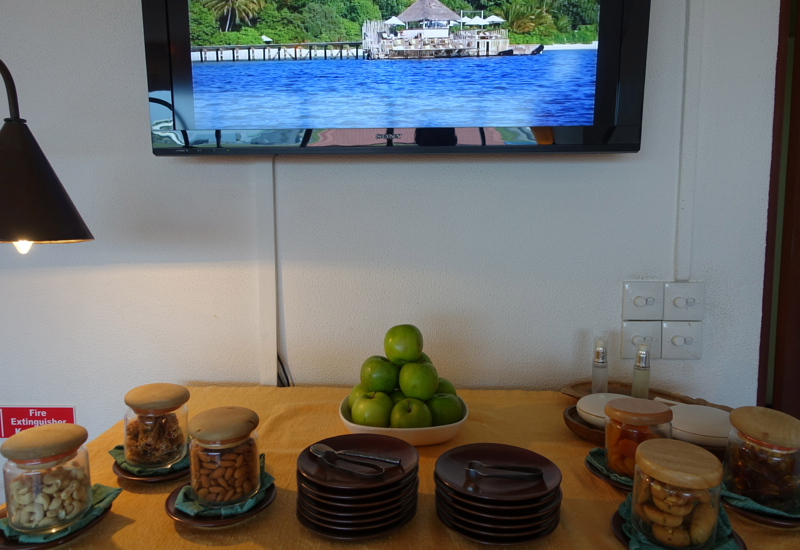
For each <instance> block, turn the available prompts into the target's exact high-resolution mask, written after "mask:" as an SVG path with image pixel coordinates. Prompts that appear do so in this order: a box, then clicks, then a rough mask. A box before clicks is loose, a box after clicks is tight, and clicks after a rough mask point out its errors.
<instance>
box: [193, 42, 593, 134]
mask: <svg viewBox="0 0 800 550" xmlns="http://www.w3.org/2000/svg"><path fill="white" fill-rule="evenodd" d="M596 72H597V50H594V49H591V50H590V49H586V50H552V51H547V50H545V52H544V53H543V54H541V55H536V56H533V55H520V56H508V57H462V58H444V59H418V60H410V59H409V60H405V59H402V60H400V59H398V60H380V61H378V60H361V59H359V60H354V59H349V60H347V59H343V60H339V59H337V60H330V59H329V60H321V59H315V60H310V61H309V60H307V61H222V62H204V63H198V62H196V63H193V64H192V75H193V82H194V102H195V127H196V128H203V129H225V128H229V129H269V128H424V127H474V126H484V127H507V126H589V125H591V124H592V122H593V118H594V94H595V77H596Z"/></svg>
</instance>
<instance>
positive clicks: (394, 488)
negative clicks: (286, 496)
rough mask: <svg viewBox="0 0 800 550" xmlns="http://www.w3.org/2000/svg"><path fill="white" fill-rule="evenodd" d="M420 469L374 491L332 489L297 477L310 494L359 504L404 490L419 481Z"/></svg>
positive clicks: (299, 476)
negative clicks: (359, 502)
mask: <svg viewBox="0 0 800 550" xmlns="http://www.w3.org/2000/svg"><path fill="white" fill-rule="evenodd" d="M418 470H419V469H418V468H414V470H412V471H411V472H409V474H408V475H407V476H406V477H405V478H403V479H401V480H400V481H398V482H396V483H393V484H391V485H384V486H383V487H376V488H373V489H330V488H328V487H325V486H323V485H319V484H317V483H314V482H313V481H311V480H309V479H306V478H305V477H303V476H301V475H300V474H298V475H297V483H298V484H300V483H302V484H303V486H304V487H305V489H307V490H308V492H310V493H314V494H315V495H317V496H320V497H322V498H326V499H335V500H336V501H339V500H342V501H345V502H358V501H359V500H364V499H367V498H374V497H378V496H381V495H388V494H392V493H396V492H399V491H402V490H404V489H405V488H407V487H408V486H409V485H411V484H412V483H413V482H414V480H415V479H417V472H418Z"/></svg>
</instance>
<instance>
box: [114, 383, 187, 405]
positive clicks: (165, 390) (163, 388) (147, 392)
mask: <svg viewBox="0 0 800 550" xmlns="http://www.w3.org/2000/svg"><path fill="white" fill-rule="evenodd" d="M187 401H189V390H187V389H186V388H184V387H183V386H179V385H177V384H145V385H144V386H139V387H137V388H133V389H132V390H131V391H129V392H128V393H126V394H125V404H126V405H128V406H129V407H130V408H131V409H133V410H134V411H136V412H151V411H163V412H169V411H174V410H175V409H177V408H178V407H180V406H181V405H183V404H184V403H186V402H187Z"/></svg>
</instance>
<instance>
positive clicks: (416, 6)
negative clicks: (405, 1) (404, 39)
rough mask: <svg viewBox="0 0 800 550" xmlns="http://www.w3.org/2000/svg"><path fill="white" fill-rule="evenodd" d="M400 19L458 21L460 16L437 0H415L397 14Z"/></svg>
mask: <svg viewBox="0 0 800 550" xmlns="http://www.w3.org/2000/svg"><path fill="white" fill-rule="evenodd" d="M397 18H398V19H400V21H402V22H404V23H408V22H409V21H458V20H459V19H461V16H460V15H458V14H457V13H456V12H454V11H453V10H451V9H450V8H448V7H447V6H445V5H444V4H442V3H441V2H439V0H417V1H416V2H414V3H413V4H411V5H410V6H409V7H408V9H406V11H404V12H403V13H401V14H400V15H398V16H397Z"/></svg>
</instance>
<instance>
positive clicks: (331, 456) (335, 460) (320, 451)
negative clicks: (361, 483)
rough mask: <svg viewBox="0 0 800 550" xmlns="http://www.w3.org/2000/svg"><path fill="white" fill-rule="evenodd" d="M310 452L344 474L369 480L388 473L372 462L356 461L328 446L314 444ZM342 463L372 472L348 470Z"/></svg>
mask: <svg viewBox="0 0 800 550" xmlns="http://www.w3.org/2000/svg"><path fill="white" fill-rule="evenodd" d="M309 450H310V451H311V454H313V455H314V456H316V457H319V458H321V459H322V461H323V462H324V463H325V464H327V465H328V466H330V467H331V468H335V469H336V470H340V471H342V472H347V473H348V474H351V475H354V476H358V477H364V478H367V479H374V478H378V477H380V476H382V475H383V474H384V473H385V472H386V470H384V469H383V467H381V466H378V465H377V464H373V463H372V462H367V461H365V460H356V459H355V458H350V457H348V456H345V455H342V454H339V453H337V452H336V451H335V450H333V449H331V448H330V447H328V446H327V445H320V444H314V445H312V446H311V447H310V448H309ZM341 462H349V463H350V464H357V465H358V466H362V467H364V468H366V469H368V470H372V471H371V472H362V471H359V470H354V469H352V468H348V467H346V466H344V465H342V464H340V463H341Z"/></svg>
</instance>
